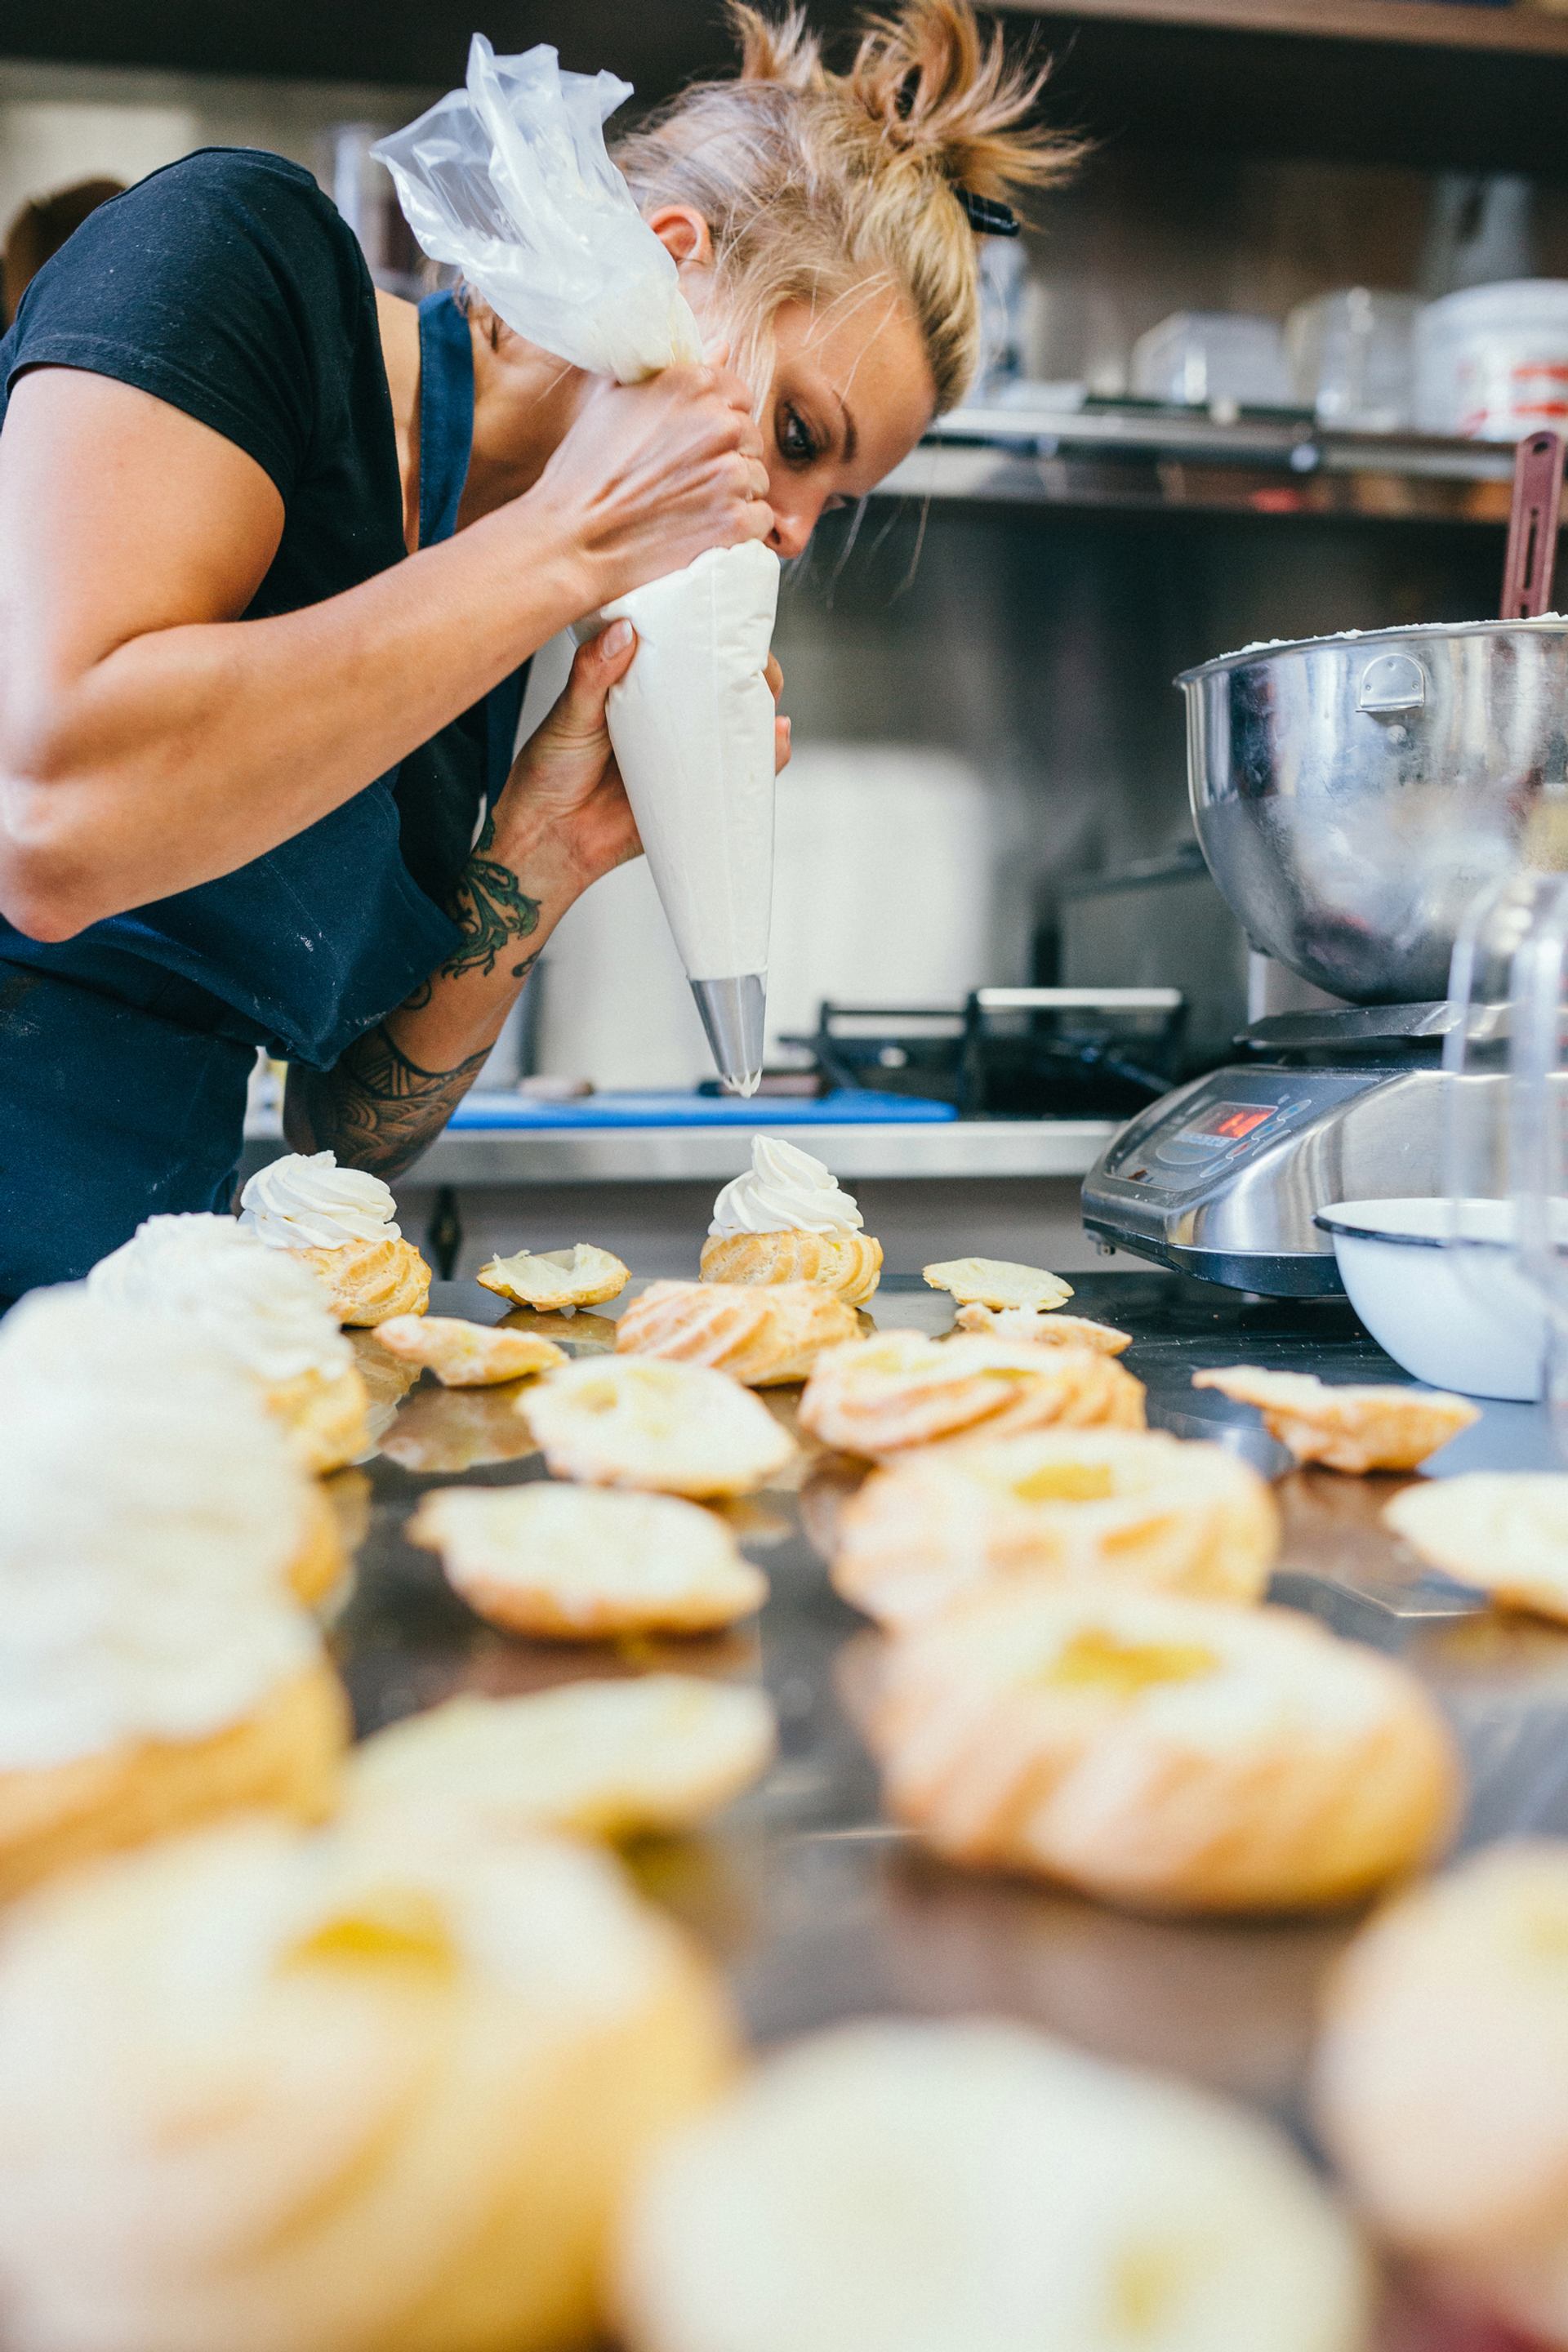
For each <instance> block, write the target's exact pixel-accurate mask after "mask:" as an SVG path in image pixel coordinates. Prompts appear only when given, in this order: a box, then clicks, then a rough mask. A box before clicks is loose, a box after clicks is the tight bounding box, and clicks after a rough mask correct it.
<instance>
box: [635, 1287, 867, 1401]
mask: <svg viewBox="0 0 1568 2352" xmlns="http://www.w3.org/2000/svg"><path fill="white" fill-rule="evenodd" d="M859 1334H860V1321H859V1318H858V1316H857V1314H856V1312H855V1310H854V1308H853V1307H851V1306H850V1305H849V1304H848V1303H847V1300H845V1299H843V1298H840V1297H838V1296H837V1292H835V1291H831V1290H826V1289H825V1288H824V1287H823V1286H822V1285H821V1284H820V1283H816V1282H776V1283H746V1282H650V1283H649V1285H648V1286H647V1289H646V1290H645V1291H643V1292H642V1293H641V1295H640V1296H639V1297H637V1298H634V1299H633V1301H632V1303H631V1305H630V1306H629V1307H627V1308H626V1313H625V1314H624V1315H623V1316H622V1317H621V1318H620V1321H619V1323H618V1324H617V1326H616V1352H617V1353H618V1354H621V1355H647V1356H663V1357H668V1358H669V1359H671V1360H679V1361H680V1362H685V1363H696V1364H711V1365H712V1366H713V1367H714V1368H715V1369H716V1370H719V1371H722V1372H728V1373H729V1375H730V1377H731V1380H736V1381H742V1382H744V1383H745V1384H746V1385H748V1386H750V1387H753V1388H767V1387H771V1386H773V1385H775V1384H779V1383H783V1382H784V1381H804V1380H805V1377H806V1375H807V1374H808V1373H809V1372H810V1370H811V1369H812V1367H813V1366H814V1364H815V1363H816V1360H817V1358H818V1357H819V1356H820V1355H821V1353H822V1351H823V1349H825V1348H836V1347H838V1346H840V1345H841V1344H842V1343H843V1342H844V1341H845V1340H846V1339H858V1337H859Z"/></svg>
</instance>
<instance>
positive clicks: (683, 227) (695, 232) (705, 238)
mask: <svg viewBox="0 0 1568 2352" xmlns="http://www.w3.org/2000/svg"><path fill="white" fill-rule="evenodd" d="M644 218H645V219H646V220H647V225H648V226H649V228H651V229H652V231H653V233H654V235H655V236H657V237H658V241H659V243H660V245H662V246H663V247H664V249H665V251H666V252H667V253H668V255H669V257H670V258H671V260H672V261H674V262H675V263H676V265H677V267H678V268H682V269H711V268H712V267H713V232H712V230H711V229H710V227H709V226H708V223H707V221H706V220H705V219H704V218H703V216H702V215H701V214H700V212H699V211H698V209H697V207H696V205H656V206H655V207H654V209H653V211H652V212H651V213H647V214H645V215H644Z"/></svg>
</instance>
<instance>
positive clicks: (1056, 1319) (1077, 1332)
mask: <svg viewBox="0 0 1568 2352" xmlns="http://www.w3.org/2000/svg"><path fill="white" fill-rule="evenodd" d="M953 1323H954V1326H955V1328H957V1329H958V1330H960V1331H984V1332H985V1333H987V1334H988V1335H989V1336H990V1338H992V1339H1011V1340H1015V1341H1016V1340H1019V1339H1024V1340H1027V1341H1028V1342H1029V1344H1030V1345H1031V1346H1033V1347H1037V1348H1096V1349H1099V1351H1100V1354H1101V1355H1103V1356H1122V1355H1125V1354H1126V1352H1127V1350H1128V1349H1129V1348H1130V1347H1131V1345H1132V1334H1131V1331H1119V1330H1118V1329H1117V1328H1116V1327H1115V1325H1114V1324H1113V1323H1096V1322H1093V1321H1091V1320H1090V1318H1089V1317H1088V1316H1087V1315H1059V1314H1057V1313H1055V1312H1054V1311H1051V1310H1048V1309H1047V1308H1045V1307H979V1306H974V1305H973V1304H972V1305H970V1306H968V1307H960V1308H959V1310H958V1313H957V1314H956V1315H955V1316H954V1317H953Z"/></svg>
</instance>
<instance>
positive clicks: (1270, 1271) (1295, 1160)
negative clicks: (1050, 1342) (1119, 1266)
mask: <svg viewBox="0 0 1568 2352" xmlns="http://www.w3.org/2000/svg"><path fill="white" fill-rule="evenodd" d="M1454 1018H1455V1016H1454V1014H1453V1013H1452V1011H1451V1009H1450V1007H1449V1006H1448V1005H1447V1004H1445V1003H1436V1004H1410V1005H1380V1006H1371V1007H1365V1006H1357V1007H1352V1008H1349V1009H1347V1010H1346V1011H1344V1012H1331V1013H1281V1014H1277V1015H1275V1016H1274V1017H1273V1018H1272V1019H1269V1020H1267V1021H1260V1022H1258V1023H1257V1024H1255V1026H1254V1027H1252V1028H1251V1029H1248V1030H1246V1031H1244V1032H1243V1034H1242V1035H1241V1036H1240V1037H1238V1038H1237V1045H1242V1046H1246V1047H1249V1048H1250V1049H1251V1050H1252V1052H1253V1053H1254V1054H1255V1055H1256V1056H1257V1058H1256V1059H1253V1060H1250V1061H1247V1062H1237V1063H1233V1064H1231V1065H1229V1066H1227V1067H1226V1068H1225V1069H1221V1070H1212V1071H1210V1072H1209V1074H1208V1075H1207V1076H1205V1077H1201V1078H1194V1079H1193V1080H1192V1081H1191V1083H1190V1084H1189V1085H1187V1086H1184V1087H1178V1088H1177V1089H1176V1091H1175V1092H1174V1093H1173V1094H1169V1095H1165V1096H1163V1097H1162V1099H1161V1100H1160V1101H1159V1102H1157V1103H1153V1104H1152V1105H1151V1106H1150V1108H1148V1109H1147V1110H1144V1111H1141V1112H1139V1113H1138V1115H1137V1116H1136V1117H1135V1118H1132V1119H1131V1120H1130V1121H1129V1122H1128V1124H1127V1125H1126V1126H1125V1127H1124V1128H1122V1129H1120V1130H1119V1132H1118V1133H1117V1134H1116V1135H1115V1136H1114V1137H1113V1139H1111V1141H1110V1144H1109V1145H1108V1146H1107V1148H1106V1150H1104V1151H1103V1152H1102V1153H1101V1155H1100V1159H1099V1160H1098V1161H1097V1163H1096V1165H1095V1166H1094V1167H1093V1169H1091V1170H1090V1171H1089V1176H1088V1177H1087V1179H1086V1180H1085V1182H1084V1188H1083V1221H1084V1225H1085V1227H1086V1229H1087V1230H1088V1232H1089V1233H1090V1234H1093V1236H1094V1237H1095V1239H1096V1240H1097V1241H1100V1242H1102V1243H1104V1244H1107V1245H1108V1246H1109V1247H1110V1248H1113V1249H1120V1250H1127V1251H1130V1252H1131V1254H1132V1255H1134V1256H1136V1257H1144V1258H1152V1260H1153V1261H1154V1262H1155V1263H1156V1264H1157V1265H1168V1266H1171V1267H1173V1268H1174V1269H1175V1271H1176V1272H1178V1273H1181V1274H1191V1275H1196V1276H1199V1277H1200V1278H1201V1279H1202V1280H1204V1281H1205V1282H1217V1283H1223V1284H1224V1285H1225V1286H1226V1287H1227V1288H1230V1289H1233V1290H1251V1291H1257V1292H1258V1293H1260V1294H1261V1295H1262V1296H1264V1297H1271V1298H1311V1297H1336V1296H1339V1295H1341V1294H1342V1289H1343V1286H1342V1283H1341V1281H1340V1278H1339V1271H1338V1268H1337V1266H1336V1265H1335V1261H1334V1253H1333V1244H1332V1241H1331V1238H1330V1236H1329V1235H1328V1234H1324V1233H1321V1232H1320V1231H1319V1229H1318V1228H1317V1226H1316V1225H1315V1224H1314V1223H1313V1218H1314V1216H1315V1215H1316V1213H1317V1212H1318V1211H1319V1210H1320V1209H1321V1208H1323V1207H1325V1206H1327V1204H1328V1203H1329V1202H1332V1201H1357V1200H1368V1199H1385V1200H1386V1199H1389V1198H1391V1197H1394V1196H1395V1195H1406V1196H1409V1195H1417V1194H1420V1195H1429V1194H1432V1193H1435V1192H1440V1191H1441V1189H1442V1186H1441V1181H1440V1171H1441V1168H1442V1151H1443V1095H1442V1086H1443V1073H1442V1042H1443V1038H1444V1035H1445V1034H1446V1033H1447V1030H1448V1028H1449V1027H1450V1026H1451V1024H1452V1022H1453V1020H1454Z"/></svg>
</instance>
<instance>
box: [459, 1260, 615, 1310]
mask: <svg viewBox="0 0 1568 2352" xmlns="http://www.w3.org/2000/svg"><path fill="white" fill-rule="evenodd" d="M477 1279H478V1280H479V1281H480V1282H482V1283H483V1285H484V1286H485V1288H486V1289H487V1290H493V1291H495V1292H497V1293H498V1295H499V1296H500V1297H502V1298H510V1299H513V1300H515V1301H516V1303H517V1305H518V1306H520V1307H542V1308H543V1309H545V1310H546V1311H547V1312H551V1313H555V1312H561V1311H564V1312H567V1313H569V1312H570V1311H571V1310H572V1309H573V1308H574V1307H600V1306H602V1305H603V1304H604V1302H605V1299H607V1298H618V1297H620V1295H621V1293H622V1291H623V1290H624V1289H625V1288H626V1285H627V1283H628V1282H629V1281H630V1280H631V1273H630V1269H629V1268H628V1267H627V1266H626V1265H623V1264H622V1262H621V1260H620V1259H619V1258H618V1257H616V1255H615V1253H614V1251H613V1250H605V1249H595V1246H594V1244H592V1243H591V1242H574V1243H573V1244H571V1246H570V1247H569V1248H567V1249H558V1250H516V1251H514V1252H513V1254H512V1255H511V1256H510V1257H492V1258H489V1259H488V1260H487V1262H486V1263H485V1264H484V1265H481V1266H480V1268H479V1275H478V1276H477Z"/></svg>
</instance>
